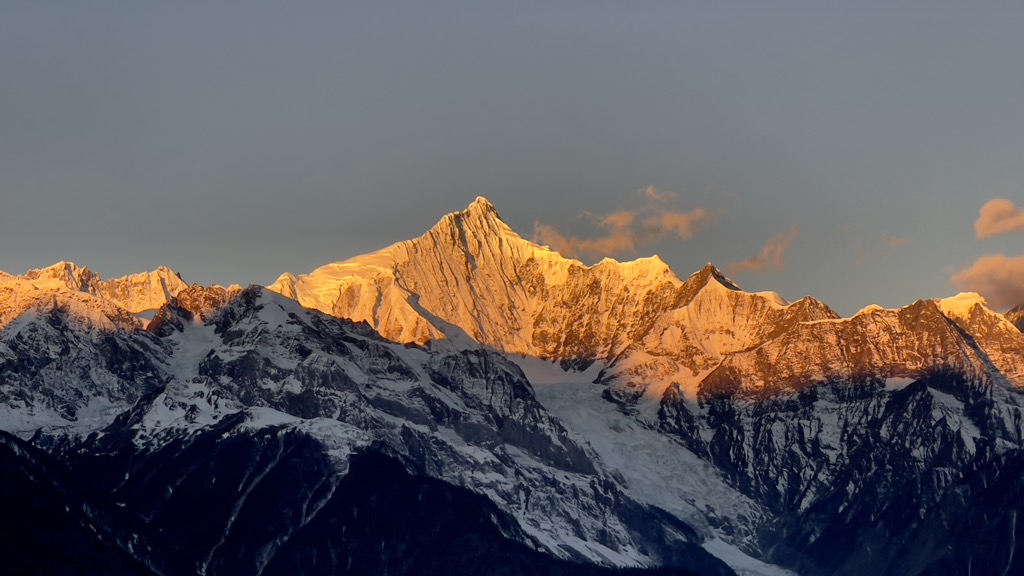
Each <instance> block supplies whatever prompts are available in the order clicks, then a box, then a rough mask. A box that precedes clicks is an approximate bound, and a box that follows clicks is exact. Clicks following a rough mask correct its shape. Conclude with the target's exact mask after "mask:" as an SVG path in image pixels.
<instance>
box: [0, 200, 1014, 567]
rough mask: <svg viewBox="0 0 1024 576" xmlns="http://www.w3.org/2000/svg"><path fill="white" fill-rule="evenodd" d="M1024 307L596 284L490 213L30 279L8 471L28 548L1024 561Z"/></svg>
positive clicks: (15, 347)
mask: <svg viewBox="0 0 1024 576" xmlns="http://www.w3.org/2000/svg"><path fill="white" fill-rule="evenodd" d="M1018 316H1020V314H1019V312H1014V311H1011V312H1010V313H1008V314H1007V315H1006V316H1003V315H1001V314H998V313H996V312H994V311H992V310H989V309H988V308H987V307H986V306H985V302H984V300H983V299H982V298H980V297H979V296H977V295H975V294H961V295H959V296H956V297H953V298H948V299H943V300H922V301H918V302H916V303H913V304H911V305H909V306H907V307H905V308H901V309H897V310H885V309H882V308H879V307H876V306H871V307H868V308H865V309H864V310H862V311H861V312H859V313H857V314H856V315H854V316H853V317H850V318H841V317H840V316H839V315H838V314H836V313H835V312H834V311H832V310H831V309H830V308H828V306H826V305H825V304H823V303H821V302H819V301H817V300H815V299H813V298H804V299H802V300H799V301H796V302H793V303H789V302H787V301H785V300H784V299H783V298H781V297H780V296H779V295H777V294H775V293H770V292H764V293H747V292H744V291H742V289H741V288H740V287H739V286H738V285H736V284H735V283H734V282H732V281H731V280H729V279H728V278H726V277H725V276H724V275H723V274H722V273H721V272H720V271H719V270H717V269H716V268H715V267H714V266H713V265H711V264H709V265H708V266H706V267H705V268H703V269H701V270H699V271H698V272H696V273H695V274H693V275H691V276H690V277H688V278H686V279H681V278H679V277H678V276H676V275H675V274H674V273H673V272H672V271H671V270H669V268H668V266H666V265H665V263H664V262H662V261H661V260H660V259H658V258H657V257H651V258H644V259H640V260H637V261H634V262H627V263H619V262H615V261H613V260H610V259H606V260H604V261H602V262H599V263H597V264H595V265H593V266H586V265H584V264H583V263H581V262H578V261H576V260H572V259H568V258H564V257H562V256H561V255H559V254H558V253H556V252H553V251H551V250H549V249H548V248H546V247H542V246H537V245H535V244H533V243H531V242H529V241H527V240H525V239H523V238H521V237H520V236H519V235H517V234H516V233H515V232H514V231H512V230H511V229H510V228H509V227H508V226H507V225H506V224H505V223H504V222H502V220H501V219H500V217H499V216H498V213H497V211H496V210H495V208H494V207H493V206H492V205H491V204H490V203H489V202H487V201H486V200H485V199H483V198H479V199H477V200H476V201H475V202H473V203H472V204H471V205H470V206H469V208H468V209H467V210H465V211H462V212H457V213H453V214H449V215H448V216H445V217H444V218H442V219H441V221H440V222H439V223H438V224H437V225H436V226H435V227H434V228H432V229H431V230H429V231H428V232H427V233H426V234H424V235H423V236H421V237H419V238H416V239H413V240H409V241H405V242H399V243H398V244H395V245H393V246H390V247H387V248H384V249H383V250H380V251H378V252H375V253H372V254H368V255H365V256H360V257H356V258H352V259H349V260H346V261H343V262H339V263H335V264H328V265H326V266H323V267H321V268H319V269H317V270H314V271H313V272H311V273H309V274H305V275H298V276H296V275H292V274H285V275H283V276H282V277H281V278H280V279H278V280H277V282H275V283H274V284H273V285H272V286H270V287H268V288H261V287H257V286H252V287H249V288H246V289H241V288H239V287H230V288H221V287H217V286H213V287H204V286H198V285H191V286H190V285H188V284H186V283H185V282H184V281H183V280H182V279H181V278H180V277H179V276H178V275H177V274H176V273H174V272H172V271H170V270H168V269H166V268H158V269H157V270H155V271H154V272H150V273H146V274H139V275H133V276H128V277H125V278H122V279H116V280H107V281H104V280H103V279H102V278H100V277H99V276H98V275H96V274H95V273H93V272H91V271H89V270H88V269H86V268H79V267H77V266H75V265H73V264H69V263H60V264H57V265H55V266H52V267H50V268H45V269H41V270H34V271H30V272H28V273H26V274H24V275H22V276H12V275H7V274H0V327H2V331H0V428H2V429H3V430H4V431H5V433H4V434H3V435H2V436H0V448H3V450H0V470H2V474H3V475H2V476H0V481H2V482H3V488H4V493H5V494H8V495H12V494H18V495H21V497H18V498H11V499H10V501H7V502H6V505H5V509H8V510H10V511H11V514H9V515H8V516H7V520H6V522H7V524H8V525H9V526H10V527H11V529H16V528H17V527H19V526H22V527H23V526H29V525H31V526H32V527H31V529H24V530H21V531H20V532H19V537H18V538H17V539H13V540H8V541H7V542H6V543H5V545H6V546H8V548H7V549H6V550H4V552H5V558H13V560H12V562H13V564H11V566H14V569H15V571H19V572H22V573H31V572H32V571H33V570H35V573H54V572H61V571H66V570H70V569H71V568H72V567H86V568H87V571H89V572H90V573H110V574H133V573H140V574H145V573H150V574H152V573H156V574H195V573H201V574H241V573H244V574H277V573H282V574H283V573H288V574H341V573H344V574H382V573H388V574H435V573H436V574H481V573H488V574H524V573H541V574H618V573H637V574H639V573H644V574H660V573H672V574H677V573H683V574H685V573H696V574H730V573H734V572H736V573H744V574H785V573H790V572H795V573H799V574H863V573H869V572H875V573H879V574H960V573H962V574H980V573H995V574H999V573H1016V572H1019V571H1022V570H1024V566H1022V565H1021V559H1022V558H1024V554H1022V552H1024V551H1020V550H1017V537H1016V531H1017V523H1016V517H1017V512H1018V510H1020V508H1021V505H1022V502H1024V501H1022V499H1021V495H1020V494H1019V492H1020V490H1021V480H1020V478H1021V477H1022V476H1021V472H1022V471H1024V470H1022V469H1024V456H1022V452H1021V448H1022V442H1024V439H1022V426H1024V424H1022V420H1021V409H1020V405H1021V400H1022V396H1021V392H1020V390H1021V386H1024V368H1022V366H1024V364H1022V360H1024V335H1022V334H1021V332H1020V331H1019V330H1018V328H1017V326H1016V325H1015V322H1017V323H1019V318H1018ZM51 534H53V535H60V537H59V538H56V540H57V541H59V542H60V543H59V544H54V540H53V539H51V538H50V536H49V535H51ZM100 559H108V561H101V560H100Z"/></svg>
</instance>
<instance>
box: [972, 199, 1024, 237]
mask: <svg viewBox="0 0 1024 576" xmlns="http://www.w3.org/2000/svg"><path fill="white" fill-rule="evenodd" d="M1013 232H1024V210H1021V209H1020V208H1017V207H1016V206H1015V205H1014V204H1013V202H1010V201H1009V200H1006V199H1004V198H995V199H993V200H989V201H988V202H986V203H985V205H984V206H982V207H981V210H980V211H979V212H978V220H977V221H975V223H974V233H975V234H976V235H977V236H978V238H989V237H990V236H998V235H1000V234H1010V233H1013Z"/></svg>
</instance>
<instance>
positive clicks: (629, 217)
mask: <svg viewBox="0 0 1024 576" xmlns="http://www.w3.org/2000/svg"><path fill="white" fill-rule="evenodd" d="M640 196H642V198H643V205H641V206H639V207H637V208H633V209H629V210H619V211H617V212H612V213H610V214H596V213H594V212H584V213H583V216H584V217H586V218H588V219H590V220H591V221H592V222H593V223H594V226H595V227H597V228H598V229H599V230H601V233H600V234H599V235H596V236H592V237H585V236H570V235H566V234H563V233H562V232H560V231H559V230H558V229H557V228H555V227H553V226H550V225H547V224H542V223H540V222H536V223H534V226H533V239H534V241H535V242H537V243H538V244H546V245H548V246H550V247H551V249H552V250H555V251H557V252H560V253H562V254H563V255H565V256H568V257H570V258H577V257H581V256H591V257H600V256H619V255H626V254H633V253H635V252H636V251H637V250H638V249H639V248H641V247H643V246H649V245H652V244H657V243H659V242H663V241H665V240H667V239H669V238H672V237H678V238H680V239H682V240H689V239H690V238H693V235H694V234H695V233H696V232H697V230H698V228H700V227H701V226H702V225H704V224H707V223H709V222H711V221H712V220H714V214H712V213H711V212H710V211H708V210H706V209H704V208H695V209H693V210H690V211H687V212H683V211H678V210H673V209H671V206H670V205H671V204H672V203H673V202H675V199H676V197H675V194H672V193H671V192H666V191H663V190H658V189H657V188H655V187H653V186H649V187H647V188H645V189H644V190H642V191H641V192H640Z"/></svg>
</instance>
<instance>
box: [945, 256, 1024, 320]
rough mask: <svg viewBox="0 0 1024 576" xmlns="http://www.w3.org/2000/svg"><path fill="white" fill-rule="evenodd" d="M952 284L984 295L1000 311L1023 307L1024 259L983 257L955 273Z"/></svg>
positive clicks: (1020, 257) (1018, 257)
mask: <svg viewBox="0 0 1024 576" xmlns="http://www.w3.org/2000/svg"><path fill="white" fill-rule="evenodd" d="M950 283H952V284H953V285H954V286H959V287H960V288H962V289H965V290H969V291H971V292H977V293H979V294H981V295H982V296H984V297H985V299H986V300H988V303H989V305H990V306H992V307H993V308H995V309H997V310H1002V309H1006V308H1011V307H1013V306H1018V305H1020V304H1024V256H1017V257H1015V258H1010V257H1007V256H1004V255H1002V254H993V255H989V256H982V257H981V258H978V259H977V260H975V261H974V263H973V264H971V265H970V266H968V267H967V268H964V269H963V270H961V271H959V272H957V273H956V274H954V275H953V277H952V278H951V279H950Z"/></svg>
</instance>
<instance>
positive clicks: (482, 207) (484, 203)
mask: <svg viewBox="0 0 1024 576" xmlns="http://www.w3.org/2000/svg"><path fill="white" fill-rule="evenodd" d="M466 211H467V212H494V213H497V210H496V209H495V208H494V204H491V201H490V200H488V199H487V198H484V197H483V196H477V197H476V200H473V202H472V203H471V204H470V205H469V208H466Z"/></svg>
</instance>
